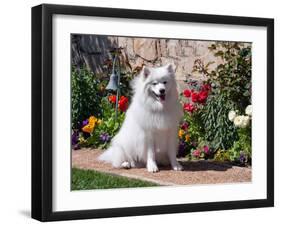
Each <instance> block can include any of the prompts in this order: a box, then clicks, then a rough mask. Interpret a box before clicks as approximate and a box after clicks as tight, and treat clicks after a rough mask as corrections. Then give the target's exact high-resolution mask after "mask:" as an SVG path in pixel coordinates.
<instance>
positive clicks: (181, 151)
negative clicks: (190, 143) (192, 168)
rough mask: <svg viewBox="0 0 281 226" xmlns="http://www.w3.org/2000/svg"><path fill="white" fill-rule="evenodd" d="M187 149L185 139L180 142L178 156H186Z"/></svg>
mask: <svg viewBox="0 0 281 226" xmlns="http://www.w3.org/2000/svg"><path fill="white" fill-rule="evenodd" d="M185 149H186V145H185V143H184V142H183V141H181V142H180V143H179V147H178V157H184V156H186V152H185Z"/></svg>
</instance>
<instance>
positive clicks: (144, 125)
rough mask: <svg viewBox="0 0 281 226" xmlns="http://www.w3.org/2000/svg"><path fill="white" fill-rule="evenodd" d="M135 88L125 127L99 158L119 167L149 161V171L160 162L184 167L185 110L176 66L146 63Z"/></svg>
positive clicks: (133, 83) (146, 163)
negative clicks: (180, 135) (180, 155)
mask: <svg viewBox="0 0 281 226" xmlns="http://www.w3.org/2000/svg"><path fill="white" fill-rule="evenodd" d="M132 88H133V90H134V95H133V98H132V102H131V104H130V106H129V108H128V110H127V112H126V117H125V120H124V122H123V124H122V127H121V128H120V130H119V132H118V133H117V135H116V136H115V137H114V138H113V140H112V142H111V145H110V147H109V149H107V150H106V151H105V152H104V153H103V154H102V155H101V156H100V157H99V160H100V161H105V162H108V163H111V164H112V166H113V167H118V168H131V167H139V166H144V165H146V168H147V170H148V171H149V172H157V171H158V166H157V165H158V164H159V165H167V164H170V165H171V167H172V169H173V170H182V169H183V168H182V166H181V165H180V164H179V163H178V162H177V159H176V154H177V146H178V139H177V129H178V124H179V121H180V119H181V117H182V115H183V113H182V108H181V107H180V104H179V101H178V91H177V85H176V80H175V71H174V68H173V66H172V65H171V64H169V65H166V66H162V67H158V68H149V67H146V66H145V67H144V68H143V69H142V71H141V73H140V74H139V75H138V76H136V77H135V79H134V80H133V81H132Z"/></svg>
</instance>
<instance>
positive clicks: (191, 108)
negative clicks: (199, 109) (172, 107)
mask: <svg viewBox="0 0 281 226" xmlns="http://www.w3.org/2000/svg"><path fill="white" fill-rule="evenodd" d="M183 110H185V111H188V112H190V113H193V111H195V110H196V108H195V106H194V105H193V104H191V103H185V104H184V105H183Z"/></svg>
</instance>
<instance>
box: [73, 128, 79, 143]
mask: <svg viewBox="0 0 281 226" xmlns="http://www.w3.org/2000/svg"><path fill="white" fill-rule="evenodd" d="M78 137H79V133H78V131H75V132H73V134H72V135H71V144H72V145H75V144H77V143H78Z"/></svg>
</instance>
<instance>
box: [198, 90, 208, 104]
mask: <svg viewBox="0 0 281 226" xmlns="http://www.w3.org/2000/svg"><path fill="white" fill-rule="evenodd" d="M207 98H208V91H200V92H199V94H198V102H199V103H205V102H206V100H207Z"/></svg>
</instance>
